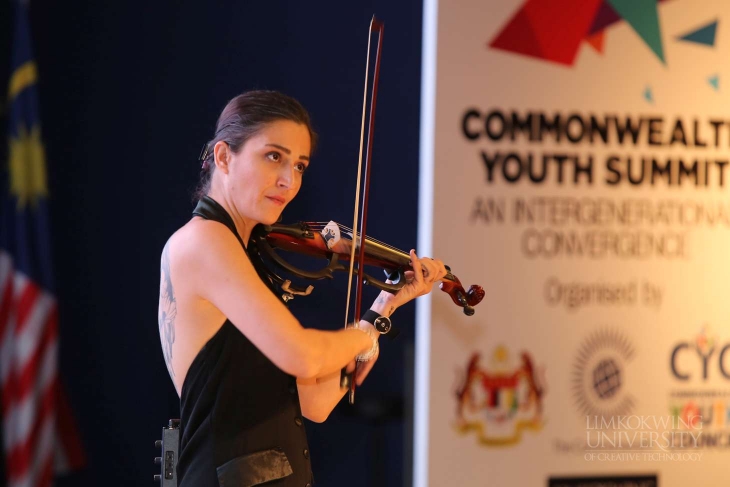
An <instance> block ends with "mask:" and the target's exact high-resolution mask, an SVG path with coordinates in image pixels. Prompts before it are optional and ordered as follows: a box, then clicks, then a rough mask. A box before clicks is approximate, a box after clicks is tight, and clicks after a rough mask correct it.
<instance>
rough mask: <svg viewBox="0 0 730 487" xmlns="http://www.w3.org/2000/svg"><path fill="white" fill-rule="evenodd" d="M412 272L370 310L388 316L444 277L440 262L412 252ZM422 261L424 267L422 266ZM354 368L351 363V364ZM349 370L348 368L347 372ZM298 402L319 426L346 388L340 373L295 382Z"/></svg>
mask: <svg viewBox="0 0 730 487" xmlns="http://www.w3.org/2000/svg"><path fill="white" fill-rule="evenodd" d="M411 259H412V262H413V271H412V272H411V271H409V272H407V273H406V278H407V282H408V284H406V286H404V287H403V288H402V289H401V290H400V291H399V292H398V294H396V295H393V294H390V293H388V292H385V291H381V293H380V295H379V296H378V298H377V299H376V300H375V302H374V303H373V305H372V306H371V307H370V309H372V310H373V311H376V312H377V313H378V314H380V315H383V316H388V317H390V316H391V315H392V314H393V312H395V310H396V309H397V308H398V307H399V306H401V305H402V304H405V303H407V302H408V301H411V300H413V299H415V298H416V297H418V296H423V295H424V294H427V293H429V292H431V289H432V288H433V285H434V283H436V282H437V281H440V280H441V279H442V278H443V277H444V276H445V275H446V269H445V267H444V264H443V262H441V261H440V260H434V259H419V258H418V256H417V255H416V253H415V251H413V250H412V251H411ZM422 262H423V264H422ZM360 326H361V327H365V326H372V325H370V323H367V322H365V321H361V322H360ZM377 358H378V357H377V355H376V356H375V357H373V358H372V359H371V360H369V361H367V362H364V363H361V364H360V366H359V367H358V371H357V376H356V377H355V383H356V384H357V385H361V384H362V382H363V381H364V380H365V377H367V375H368V373H369V372H370V370H371V369H372V368H373V365H375V361H376V360H377ZM350 367H354V363H352V364H350ZM349 370H350V371H351V368H350V369H349ZM297 388H298V389H299V402H300V404H301V406H302V414H303V415H304V416H305V417H306V418H307V419H310V420H311V421H314V422H317V423H321V422H322V421H324V420H326V419H327V417H328V416H329V414H330V413H331V412H332V410H333V409H334V407H335V406H336V405H337V404H338V403H339V402H340V400H341V399H342V396H343V395H344V394H345V393H346V392H347V389H342V388H340V374H339V372H338V373H333V374H330V375H328V376H324V377H319V378H316V379H312V378H310V379H298V380H297Z"/></svg>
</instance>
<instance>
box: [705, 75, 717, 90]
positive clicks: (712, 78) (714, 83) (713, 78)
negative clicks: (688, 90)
mask: <svg viewBox="0 0 730 487" xmlns="http://www.w3.org/2000/svg"><path fill="white" fill-rule="evenodd" d="M707 82H708V83H710V86H712V87H713V88H715V91H720V76H718V75H714V76H710V77H709V78H707Z"/></svg>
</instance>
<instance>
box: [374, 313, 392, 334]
mask: <svg viewBox="0 0 730 487" xmlns="http://www.w3.org/2000/svg"><path fill="white" fill-rule="evenodd" d="M373 325H375V329H376V330H378V331H379V332H380V333H388V332H389V331H390V326H391V323H390V318H388V317H386V316H380V317H378V318H377V319H376V320H375V323H373Z"/></svg>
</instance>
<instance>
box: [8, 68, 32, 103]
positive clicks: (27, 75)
mask: <svg viewBox="0 0 730 487" xmlns="http://www.w3.org/2000/svg"><path fill="white" fill-rule="evenodd" d="M36 81H38V70H37V69H36V66H35V61H28V62H26V63H25V64H23V65H22V66H20V67H19V68H18V69H16V70H15V72H14V73H13V76H12V77H11V78H10V86H9V88H8V97H9V98H10V101H12V100H13V99H14V98H15V97H16V96H18V95H19V94H20V92H21V91H23V90H24V89H26V88H27V87H29V86H30V85H32V84H34V83H35V82H36Z"/></svg>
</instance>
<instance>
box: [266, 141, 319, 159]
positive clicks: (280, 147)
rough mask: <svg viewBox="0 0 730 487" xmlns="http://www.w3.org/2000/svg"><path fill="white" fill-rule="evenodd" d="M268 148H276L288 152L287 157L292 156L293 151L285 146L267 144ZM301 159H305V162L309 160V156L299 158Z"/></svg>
mask: <svg viewBox="0 0 730 487" xmlns="http://www.w3.org/2000/svg"><path fill="white" fill-rule="evenodd" d="M266 145H267V146H271V147H276V148H277V149H279V150H281V151H282V152H286V154H287V155H291V150H289V149H287V148H286V147H284V146H283V145H279V144H266ZM299 159H303V160H305V161H308V160H309V156H299Z"/></svg>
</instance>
